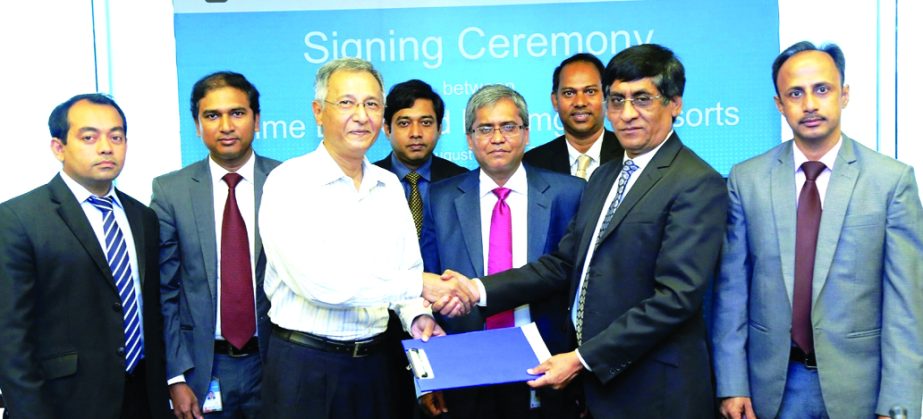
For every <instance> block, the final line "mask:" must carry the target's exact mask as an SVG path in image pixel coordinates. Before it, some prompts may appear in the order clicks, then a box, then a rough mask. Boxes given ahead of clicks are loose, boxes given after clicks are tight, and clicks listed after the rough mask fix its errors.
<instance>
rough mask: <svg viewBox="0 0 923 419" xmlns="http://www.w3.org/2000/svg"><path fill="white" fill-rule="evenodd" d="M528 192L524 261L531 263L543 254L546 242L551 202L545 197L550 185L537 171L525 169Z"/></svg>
mask: <svg viewBox="0 0 923 419" xmlns="http://www.w3.org/2000/svg"><path fill="white" fill-rule="evenodd" d="M526 183H527V184H528V185H529V190H528V198H529V199H528V200H529V203H528V209H527V211H526V214H527V215H526V217H527V218H526V220H527V223H528V227H527V237H528V243H527V245H528V250H527V251H526V260H528V261H533V260H536V259H538V258H539V256H541V255H543V254H545V242H546V241H547V240H548V225H549V223H550V222H551V200H550V199H549V198H548V196H546V195H545V192H546V191H547V190H548V188H549V187H550V185H548V182H547V181H546V180H545V178H544V177H542V175H541V174H539V173H538V172H537V170H535V169H532V168H530V167H527V168H526Z"/></svg>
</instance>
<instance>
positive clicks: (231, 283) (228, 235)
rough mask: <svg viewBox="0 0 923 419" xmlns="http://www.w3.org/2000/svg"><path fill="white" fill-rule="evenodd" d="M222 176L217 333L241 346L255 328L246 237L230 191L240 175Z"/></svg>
mask: <svg viewBox="0 0 923 419" xmlns="http://www.w3.org/2000/svg"><path fill="white" fill-rule="evenodd" d="M222 179H224V182H225V183H227V184H228V199H227V201H226V202H225V203H224V218H222V221H221V335H222V336H224V338H225V339H227V341H228V342H229V343H230V344H231V345H234V347H235V348H237V349H242V348H243V347H244V345H246V344H247V341H249V340H250V338H252V337H253V334H254V332H255V331H256V314H255V312H254V306H253V305H254V302H253V301H254V300H253V280H252V272H251V270H250V240H248V238H247V226H246V224H244V217H242V216H241V215H240V208H239V207H238V206H237V195H236V193H235V192H234V190H235V188H236V187H237V184H238V183H239V182H240V181H241V179H243V177H242V176H240V175H239V174H237V173H228V174H226V175H224V177H223V178H222Z"/></svg>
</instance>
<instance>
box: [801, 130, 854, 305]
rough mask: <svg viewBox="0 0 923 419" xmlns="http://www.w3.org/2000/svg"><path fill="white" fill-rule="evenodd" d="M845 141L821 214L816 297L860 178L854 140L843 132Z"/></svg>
mask: <svg viewBox="0 0 923 419" xmlns="http://www.w3.org/2000/svg"><path fill="white" fill-rule="evenodd" d="M842 141H843V145H842V146H841V147H840V152H839V153H838V154H837V157H836V164H835V165H834V167H833V172H832V173H831V174H830V183H829V184H828V185H827V191H826V193H825V194H824V204H823V212H822V213H821V218H820V229H819V231H818V233H817V253H816V256H815V260H814V282H813V294H814V295H813V297H814V299H813V300H812V301H814V300H816V299H817V296H818V295H819V294H820V292H821V290H822V289H823V287H824V284H825V283H826V282H827V274H828V273H829V272H830V265H831V264H832V263H833V255H834V253H835V252H836V245H837V243H839V241H840V232H841V231H842V230H843V221H844V219H845V218H846V208H847V207H849V200H850V199H851V198H852V192H853V189H854V188H855V186H856V181H857V180H858V178H859V167H858V165H857V164H856V154H855V147H854V143H853V140H852V139H850V138H849V137H847V136H845V135H844V136H843V140H842Z"/></svg>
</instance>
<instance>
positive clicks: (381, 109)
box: [322, 98, 385, 114]
mask: <svg viewBox="0 0 923 419" xmlns="http://www.w3.org/2000/svg"><path fill="white" fill-rule="evenodd" d="M371 100H375V101H376V102H377V103H378V106H379V109H369V106H368V103H366V102H368V101H371ZM322 101H323V102H324V103H327V104H330V105H333V106H334V107H336V109H338V110H340V111H341V112H356V111H357V110H358V109H359V107H360V106H362V108H363V109H365V111H366V112H368V113H374V114H380V113H384V111H385V104H384V103H382V101H380V100H378V99H366V100H364V101H358V100H355V99H350V98H343V99H339V100H338V101H337V102H331V101H329V100H327V99H322ZM341 102H355V103H353V104H352V106H349V107H344V106H343V105H341Z"/></svg>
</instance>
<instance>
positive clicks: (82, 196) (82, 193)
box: [59, 170, 122, 208]
mask: <svg viewBox="0 0 923 419" xmlns="http://www.w3.org/2000/svg"><path fill="white" fill-rule="evenodd" d="M59 173H60V175H61V179H63V180H64V184H65V185H67V188H68V189H70V190H71V193H72V194H74V198H77V202H79V203H80V204H83V203H84V202H86V201H87V199H88V198H89V197H91V196H96V195H93V194H92V193H91V192H90V191H88V190H87V189H86V188H84V187H83V185H81V184H79V183H77V181H76V180H74V179H73V178H71V177H70V175H68V174H67V173H64V171H63V170H62V171H61V172H59ZM106 196H108V197H111V198H112V202H114V203H115V205H117V206H118V207H119V208H122V202H121V201H119V197H118V195H116V193H115V188H114V187H112V186H110V187H109V192H106V194H105V195H103V197H106Z"/></svg>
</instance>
